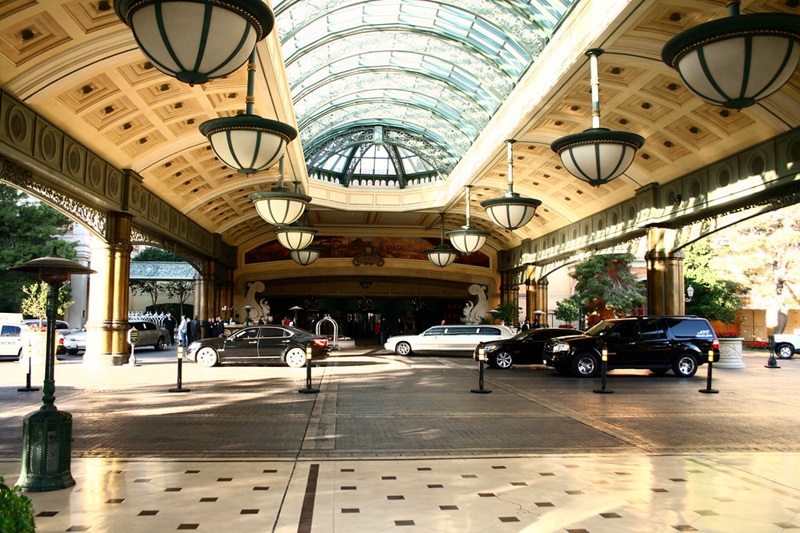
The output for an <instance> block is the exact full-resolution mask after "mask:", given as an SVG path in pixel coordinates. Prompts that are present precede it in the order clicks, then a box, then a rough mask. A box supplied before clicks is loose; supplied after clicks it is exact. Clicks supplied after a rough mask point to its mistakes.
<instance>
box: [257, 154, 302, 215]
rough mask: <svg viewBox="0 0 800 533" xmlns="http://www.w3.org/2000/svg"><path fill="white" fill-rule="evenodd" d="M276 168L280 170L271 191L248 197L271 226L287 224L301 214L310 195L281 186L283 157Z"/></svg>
mask: <svg viewBox="0 0 800 533" xmlns="http://www.w3.org/2000/svg"><path fill="white" fill-rule="evenodd" d="M278 168H279V172H280V177H279V178H278V186H277V187H274V188H273V189H272V190H271V191H267V192H255V193H253V194H251V195H250V196H248V198H249V199H250V201H251V202H253V203H254V204H255V206H256V211H257V212H258V214H259V216H261V218H263V219H264V220H265V221H267V222H269V223H270V224H272V225H273V226H288V225H289V224H291V223H292V222H295V221H296V220H298V219H299V218H300V217H301V216H303V212H304V211H305V209H306V205H307V204H308V203H309V202H310V201H311V197H310V196H306V195H305V194H301V193H299V192H297V191H296V190H295V192H291V191H290V190H289V189H287V188H286V187H284V186H283V158H281V160H280V162H279V167H278ZM295 189H297V187H295Z"/></svg>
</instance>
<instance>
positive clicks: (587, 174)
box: [550, 49, 644, 187]
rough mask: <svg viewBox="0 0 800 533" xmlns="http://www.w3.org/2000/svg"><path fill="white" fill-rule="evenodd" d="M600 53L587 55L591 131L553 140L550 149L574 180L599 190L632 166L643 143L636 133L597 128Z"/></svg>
mask: <svg viewBox="0 0 800 533" xmlns="http://www.w3.org/2000/svg"><path fill="white" fill-rule="evenodd" d="M602 53H603V51H602V50H600V49H592V50H589V51H587V52H586V55H587V56H589V63H590V66H591V72H592V74H591V77H592V80H591V84H592V127H591V128H589V129H588V130H585V131H582V132H581V133H575V134H573V135H567V136H566V137H561V138H560V139H556V140H555V141H553V143H552V144H551V145H550V148H551V149H552V150H553V151H554V152H556V153H557V154H558V155H559V156H560V157H561V162H562V163H563V164H564V166H565V167H566V169H567V171H569V173H570V174H572V175H573V176H575V177H576V178H578V179H580V180H583V181H586V182H588V183H589V184H590V185H593V186H595V187H599V186H600V185H603V184H605V183H608V182H609V181H611V180H613V179H614V178H616V177H619V176H620V175H622V173H623V172H625V171H626V170H628V167H630V166H631V163H633V158H634V156H635V155H636V150H638V149H639V148H641V147H642V146H643V145H644V139H643V138H642V137H641V136H640V135H636V134H635V133H628V132H625V131H612V130H609V129H607V128H601V127H600V81H599V74H598V69H597V57H598V56H599V55H600V54H602Z"/></svg>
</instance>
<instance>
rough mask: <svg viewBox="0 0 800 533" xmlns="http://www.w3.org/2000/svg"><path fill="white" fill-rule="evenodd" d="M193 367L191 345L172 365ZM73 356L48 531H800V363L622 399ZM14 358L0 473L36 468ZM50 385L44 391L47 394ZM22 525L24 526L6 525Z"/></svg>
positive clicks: (353, 357)
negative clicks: (307, 384) (87, 360)
mask: <svg viewBox="0 0 800 533" xmlns="http://www.w3.org/2000/svg"><path fill="white" fill-rule="evenodd" d="M172 357H174V354H173V355H172ZM141 362H142V365H141V366H140V367H135V368H120V367H113V368H100V369H97V368H87V367H83V366H82V365H81V364H80V360H79V359H77V360H70V361H64V362H62V364H59V365H58V367H57V369H56V373H57V378H56V381H57V387H58V390H57V401H56V403H57V405H58V406H59V408H60V409H62V410H66V411H68V412H71V413H72V414H73V416H74V427H73V437H74V440H73V448H72V450H73V458H72V463H71V465H72V475H73V476H74V478H75V480H76V485H75V486H74V487H70V488H67V489H62V490H55V491H50V492H44V493H28V496H29V497H30V498H31V499H32V501H33V504H34V508H35V513H36V525H37V531H38V532H40V533H42V532H44V533H50V532H63V531H90V532H92V533H96V532H100V533H129V532H142V533H160V532H167V531H181V530H194V531H206V532H213V533H220V532H224V533H227V532H234V533H251V532H253V533H262V532H278V533H283V532H286V533H290V532H291V533H295V532H297V533H328V532H339V533H373V532H376V533H377V532H383V531H425V532H448V533H450V532H453V533H473V532H479V533H480V532H493V531H498V532H520V531H528V532H537V533H539V532H541V533H549V532H553V533H555V532H560V533H564V532H588V533H606V532H608V533H627V532H647V533H650V532H674V531H701V532H720V533H769V532H780V531H793V530H798V533H800V411H798V409H797V408H796V401H797V398H798V397H800V361H795V360H791V361H781V363H782V364H781V367H782V368H781V369H780V370H769V369H766V368H765V366H764V362H765V360H764V358H763V356H762V355H757V356H752V357H750V358H748V359H747V369H745V370H724V369H720V370H719V371H718V370H717V369H715V370H714V376H715V387H717V388H718V389H719V390H720V393H719V394H715V395H708V394H698V391H699V389H700V388H702V387H704V386H705V379H704V376H700V375H698V376H697V377H696V378H695V379H690V380H688V379H676V378H670V377H661V378H659V377H653V376H650V375H649V374H648V373H647V372H643V371H633V372H627V373H613V374H612V375H611V377H610V379H609V386H610V388H611V389H613V390H615V392H616V394H611V395H601V394H594V393H593V390H594V389H596V388H597V383H595V382H594V381H592V380H575V379H570V378H562V377H559V376H557V375H555V374H554V373H553V372H552V371H549V370H546V369H543V368H540V367H515V368H514V369H513V370H511V371H490V372H487V374H486V386H487V388H488V389H491V390H493V393H492V394H485V395H480V394H471V393H470V390H471V389H473V388H475V385H476V381H475V380H476V374H477V372H476V368H475V365H474V363H473V362H472V361H471V360H469V359H467V358H422V357H420V358H398V357H390V356H387V355H386V354H383V353H380V352H374V351H372V352H370V351H368V352H358V353H351V354H344V353H340V354H337V356H336V357H334V358H332V359H331V361H329V362H328V363H327V364H326V365H323V366H320V367H317V368H314V369H313V374H314V385H315V386H319V388H320V392H319V394H298V390H299V389H300V387H302V386H303V385H304V378H305V371H304V370H296V369H289V368H282V367H228V368H213V369H205V368H202V367H199V366H197V365H189V366H187V367H185V369H184V378H185V382H184V386H185V387H188V388H191V392H190V393H187V394H171V393H169V392H168V389H169V388H171V387H174V385H175V382H174V376H175V374H174V370H175V364H174V359H170V355H169V354H168V353H160V354H151V353H150V352H147V353H145V354H143V357H142V359H141ZM2 365H3V366H2V368H0V405H2V406H3V409H2V412H0V475H3V476H4V477H5V478H6V482H9V483H14V482H15V481H16V479H17V477H18V476H19V469H20V460H19V457H20V450H21V446H22V439H21V431H20V429H21V419H22V417H23V416H24V415H25V414H26V413H29V412H31V410H32V409H34V408H36V406H37V405H38V403H39V402H40V393H31V392H18V391H17V388H18V387H19V385H20V384H21V378H22V377H24V374H23V373H22V372H21V371H20V370H19V369H18V368H17V365H15V364H13V363H11V364H7V363H2ZM39 381H40V378H37V379H36V380H35V381H34V382H35V383H39ZM2 533H5V532H2Z"/></svg>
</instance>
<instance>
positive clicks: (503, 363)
mask: <svg viewBox="0 0 800 533" xmlns="http://www.w3.org/2000/svg"><path fill="white" fill-rule="evenodd" d="M492 364H493V365H494V366H496V367H497V368H501V369H503V370H508V369H509V368H511V365H512V364H514V359H513V358H512V357H511V354H510V353H508V352H499V353H497V354H496V355H495V356H494V361H492Z"/></svg>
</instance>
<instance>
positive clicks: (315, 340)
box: [185, 325, 330, 368]
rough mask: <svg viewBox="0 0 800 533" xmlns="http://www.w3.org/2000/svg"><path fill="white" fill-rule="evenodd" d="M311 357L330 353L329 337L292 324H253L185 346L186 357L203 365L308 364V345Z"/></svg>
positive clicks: (301, 365)
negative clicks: (223, 335)
mask: <svg viewBox="0 0 800 533" xmlns="http://www.w3.org/2000/svg"><path fill="white" fill-rule="evenodd" d="M309 347H310V348H311V360H312V361H321V360H323V359H326V358H327V357H328V353H329V352H330V347H329V346H328V338H327V337H322V336H319V335H314V334H313V333H311V332H309V331H306V330H304V329H299V328H295V327H291V326H278V325H269V326H252V327H247V328H242V329H240V330H238V331H236V332H235V333H233V334H232V335H231V336H230V337H226V338H222V337H212V338H208V339H202V340H199V341H197V342H193V343H192V344H190V345H189V346H188V347H187V348H186V354H185V355H186V358H187V359H188V360H190V361H195V362H197V363H200V364H201V365H203V366H206V367H211V366H216V365H220V364H222V363H256V364H264V363H283V364H286V365H288V366H290V367H292V368H302V367H304V366H305V365H306V349H307V348H309Z"/></svg>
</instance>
